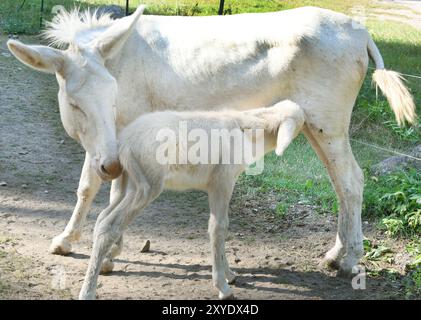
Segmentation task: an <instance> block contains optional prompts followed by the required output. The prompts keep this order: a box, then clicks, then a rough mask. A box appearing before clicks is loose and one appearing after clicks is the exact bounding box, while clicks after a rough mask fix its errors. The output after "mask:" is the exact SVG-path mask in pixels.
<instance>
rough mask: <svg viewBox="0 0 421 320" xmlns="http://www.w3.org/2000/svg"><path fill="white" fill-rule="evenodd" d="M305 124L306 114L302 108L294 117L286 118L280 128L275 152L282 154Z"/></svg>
mask: <svg viewBox="0 0 421 320" xmlns="http://www.w3.org/2000/svg"><path fill="white" fill-rule="evenodd" d="M303 125H304V114H303V112H302V111H301V110H299V112H298V113H297V114H295V115H294V117H288V118H285V119H284V121H282V122H281V124H280V125H279V129H278V137H277V140H276V149H275V153H276V154H277V155H278V156H282V154H283V153H284V151H285V149H286V148H287V147H288V146H289V144H290V143H291V142H292V140H294V138H295V137H296V136H297V135H298V133H299V132H300V131H301V129H302V127H303Z"/></svg>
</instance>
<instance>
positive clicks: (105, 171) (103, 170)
mask: <svg viewBox="0 0 421 320" xmlns="http://www.w3.org/2000/svg"><path fill="white" fill-rule="evenodd" d="M101 171H102V173H105V174H108V171H107V169H105V166H104V165H101Z"/></svg>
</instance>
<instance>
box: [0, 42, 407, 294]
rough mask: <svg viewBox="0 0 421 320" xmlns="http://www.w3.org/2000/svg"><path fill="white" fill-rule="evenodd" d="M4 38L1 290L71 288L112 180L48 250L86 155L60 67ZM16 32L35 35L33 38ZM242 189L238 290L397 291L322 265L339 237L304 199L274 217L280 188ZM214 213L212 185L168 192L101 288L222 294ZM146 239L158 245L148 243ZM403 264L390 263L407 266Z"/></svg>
mask: <svg viewBox="0 0 421 320" xmlns="http://www.w3.org/2000/svg"><path fill="white" fill-rule="evenodd" d="M6 40H7V39H6V37H4V36H2V37H0V184H3V186H0V298H2V299H75V298H77V295H78V292H79V290H80V288H81V285H82V281H83V278H84V273H85V271H86V268H87V264H88V258H89V254H90V248H91V239H92V230H93V225H94V223H95V219H96V217H97V215H98V213H99V212H100V210H101V209H103V208H104V207H105V206H106V204H107V201H108V189H109V185H108V184H105V185H104V186H103V188H102V189H101V192H100V194H99V195H98V197H97V198H96V200H95V203H94V206H93V209H92V210H91V214H90V216H89V219H88V223H87V225H86V226H85V228H84V234H83V237H82V239H81V242H79V243H78V244H76V245H74V246H73V251H74V253H72V254H70V255H69V256H66V257H63V256H57V255H52V254H49V253H48V247H49V244H50V241H51V239H52V238H53V237H54V236H55V235H57V234H59V233H60V232H61V231H62V230H63V229H64V227H65V225H66V222H67V221H68V220H69V218H70V215H71V212H72V209H73V206H74V205H75V202H76V196H75V191H76V188H77V183H78V178H79V174H80V170H81V166H82V162H83V155H84V154H83V150H82V149H81V147H79V146H78V145H77V144H76V143H74V142H73V141H72V140H71V139H70V138H68V137H67V136H66V134H65V132H64V129H63V128H62V126H61V122H60V119H59V113H58V107H57V101H56V94H57V85H56V81H55V78H54V77H53V76H51V75H44V74H40V73H37V72H35V71H32V70H30V69H29V68H26V67H24V66H23V65H22V64H20V63H19V62H18V61H17V60H16V59H14V58H13V57H12V56H11V55H10V54H9V53H8V51H7V48H6V45H5V41H6ZM21 40H23V41H25V42H27V43H31V42H32V43H36V42H38V40H37V39H36V38H35V37H21ZM2 182H3V183H2ZM4 184H6V185H4ZM239 196H240V195H238V194H236V196H235V198H234V200H233V205H232V212H231V217H230V231H229V236H228V241H227V245H226V247H227V256H228V260H229V262H230V264H231V266H232V268H233V270H234V271H236V272H237V273H238V274H239V277H238V279H237V282H236V284H235V285H233V290H234V293H235V295H236V297H237V298H239V299H375V298H383V299H393V298H399V297H400V294H399V290H398V288H397V287H396V284H395V283H393V282H390V281H387V280H385V279H384V278H382V277H371V276H370V277H368V278H367V280H366V289H365V290H353V289H352V287H351V280H349V279H342V278H338V277H336V276H335V272H333V271H328V270H320V269H319V268H318V263H319V261H320V258H321V257H322V256H323V254H324V253H325V252H326V251H327V250H328V249H329V248H330V247H331V246H332V245H333V244H334V240H335V232H336V217H335V216H333V215H320V214H317V213H315V211H314V210H313V208H312V207H311V206H304V205H298V204H297V205H296V206H295V207H294V208H293V209H291V210H290V211H289V212H288V214H287V215H286V217H285V218H283V219H279V218H275V216H273V215H270V214H266V213H261V212H263V211H262V210H261V208H262V207H263V206H266V205H274V204H276V197H273V198H272V197H268V198H264V197H260V198H259V197H257V198H256V200H255V201H253V202H247V203H239V202H238V201H236V199H238V197H239ZM207 220H208V207H207V197H206V195H205V194H203V193H198V192H191V193H170V192H168V193H165V194H163V195H162V196H161V197H160V198H159V199H158V200H157V201H155V202H154V203H153V204H152V205H151V206H150V207H149V208H148V209H147V210H146V211H145V212H144V214H142V215H140V216H138V217H137V219H136V220H135V221H134V223H133V224H132V225H131V226H130V228H129V230H128V232H127V233H126V235H125V245H124V251H123V253H122V254H121V256H120V257H119V258H118V259H117V261H116V266H115V271H114V272H113V273H112V274H110V275H107V276H100V278H99V287H98V298H100V299H215V298H217V292H216V290H215V289H213V288H212V284H211V267H210V246H209V242H208V235H207ZM364 229H365V230H364V231H365V234H366V235H367V236H369V237H370V238H371V239H381V238H382V235H381V234H379V233H377V231H374V230H375V228H374V226H373V225H372V224H371V223H367V222H366V223H365V224H364ZM146 239H150V240H151V243H152V246H151V248H152V250H151V251H150V252H148V253H141V252H140V251H141V249H142V247H143V245H144V241H145V240H146ZM390 245H391V246H392V248H393V250H394V252H397V253H398V252H402V251H403V249H402V244H400V243H399V242H393V243H391V244H390ZM398 255H399V254H398ZM402 259H403V260H405V259H404V258H402V254H401V258H400V261H401V262H402ZM397 260H399V259H397ZM403 265H404V262H402V263H400V264H399V263H397V264H396V265H393V267H394V268H395V269H397V270H400V271H402V268H403V267H402V266H403Z"/></svg>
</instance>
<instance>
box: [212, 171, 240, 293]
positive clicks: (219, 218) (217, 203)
mask: <svg viewBox="0 0 421 320" xmlns="http://www.w3.org/2000/svg"><path fill="white" fill-rule="evenodd" d="M214 181H215V183H211V185H210V188H209V190H208V194H209V207H210V218H209V236H210V241H211V254H212V280H213V285H214V286H215V287H216V288H217V289H218V291H219V299H231V298H233V297H234V295H233V292H232V289H231V288H230V286H229V285H228V283H227V280H228V281H229V282H233V281H234V279H235V273H234V272H232V271H231V270H230V268H229V266H228V261H227V258H226V255H225V237H226V234H227V230H228V224H229V220H228V210H229V202H230V200H231V195H232V190H233V183H229V182H227V181H230V179H229V177H228V178H227V177H226V175H225V177H224V176H223V175H222V174H221V175H219V177H218V175H216V174H215V180H214Z"/></svg>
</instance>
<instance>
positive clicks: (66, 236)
mask: <svg viewBox="0 0 421 320" xmlns="http://www.w3.org/2000/svg"><path fill="white" fill-rule="evenodd" d="M90 163H91V157H90V156H89V155H88V153H86V156H85V162H84V164H83V168H82V174H81V176H80V180H79V187H78V190H77V203H76V207H75V209H74V210H73V214H72V217H71V218H70V221H69V222H68V223H67V226H66V228H65V229H64V231H63V232H62V233H61V234H59V235H58V236H56V237H55V238H54V239H53V241H52V243H51V246H50V252H51V253H54V254H60V255H66V254H69V253H70V251H71V250H72V246H71V244H70V243H71V242H74V241H77V240H79V238H80V235H81V232H82V227H83V224H84V222H85V219H86V215H87V214H88V212H89V209H90V207H91V204H92V200H93V199H94V198H95V196H96V194H97V193H98V190H99V188H100V186H101V178H100V177H99V176H98V175H97V174H96V173H95V170H94V169H93V168H92V167H91V165H90Z"/></svg>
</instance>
